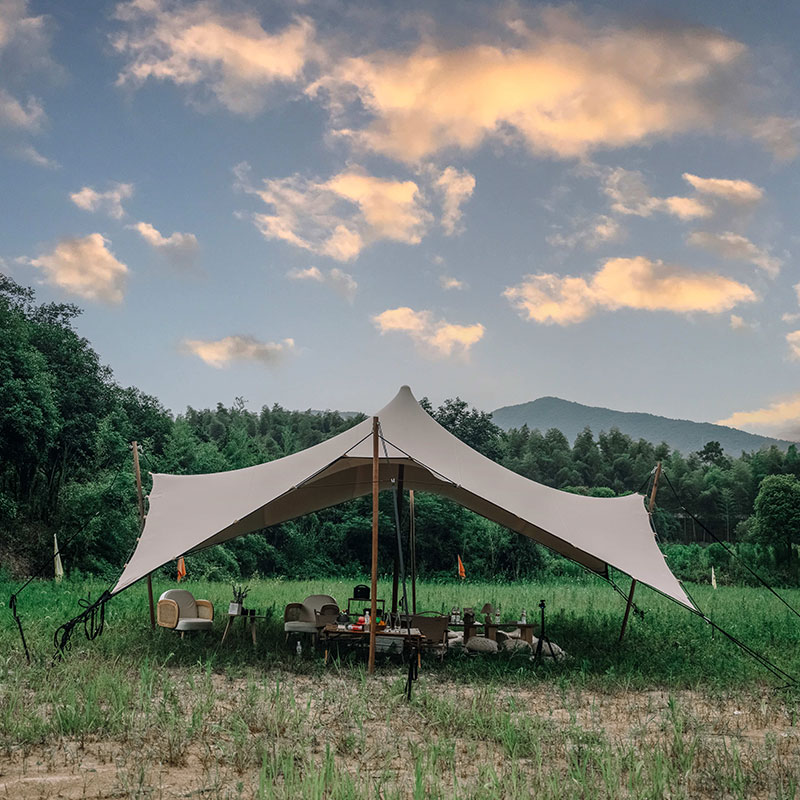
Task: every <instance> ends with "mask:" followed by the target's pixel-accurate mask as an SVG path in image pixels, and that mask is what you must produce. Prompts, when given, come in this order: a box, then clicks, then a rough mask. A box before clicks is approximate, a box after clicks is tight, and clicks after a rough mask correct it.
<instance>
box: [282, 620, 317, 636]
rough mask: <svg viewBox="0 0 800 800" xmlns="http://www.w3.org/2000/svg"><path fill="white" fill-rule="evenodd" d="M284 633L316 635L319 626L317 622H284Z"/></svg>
mask: <svg viewBox="0 0 800 800" xmlns="http://www.w3.org/2000/svg"><path fill="white" fill-rule="evenodd" d="M283 630H284V633H316V632H317V625H316V623H315V622H303V621H302V620H301V621H297V622H284V623H283Z"/></svg>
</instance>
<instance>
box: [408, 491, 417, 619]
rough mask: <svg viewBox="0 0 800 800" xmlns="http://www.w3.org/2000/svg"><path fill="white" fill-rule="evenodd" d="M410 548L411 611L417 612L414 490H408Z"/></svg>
mask: <svg viewBox="0 0 800 800" xmlns="http://www.w3.org/2000/svg"><path fill="white" fill-rule="evenodd" d="M408 514H409V517H410V525H409V529H408V549H409V551H410V553H409V555H410V556H411V613H412V614H416V613H417V530H416V526H415V524H414V490H413V489H409V490H408Z"/></svg>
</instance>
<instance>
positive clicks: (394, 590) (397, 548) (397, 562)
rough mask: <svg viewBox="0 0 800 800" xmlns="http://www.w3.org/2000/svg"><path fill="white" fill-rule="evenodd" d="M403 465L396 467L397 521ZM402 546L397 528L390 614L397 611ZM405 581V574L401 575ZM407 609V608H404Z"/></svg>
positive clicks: (401, 511)
mask: <svg viewBox="0 0 800 800" xmlns="http://www.w3.org/2000/svg"><path fill="white" fill-rule="evenodd" d="M404 473H405V467H404V466H403V465H402V464H400V466H398V468H397V486H396V489H395V491H396V492H397V519H398V523H399V524H402V523H401V522H400V521H401V520H402V519H403V476H404ZM402 546H403V532H402V530H397V532H396V541H395V548H394V575H393V576H392V614H396V613H397V603H398V595H399V594H400V548H401V547H402ZM403 581H405V575H403ZM406 611H408V609H406Z"/></svg>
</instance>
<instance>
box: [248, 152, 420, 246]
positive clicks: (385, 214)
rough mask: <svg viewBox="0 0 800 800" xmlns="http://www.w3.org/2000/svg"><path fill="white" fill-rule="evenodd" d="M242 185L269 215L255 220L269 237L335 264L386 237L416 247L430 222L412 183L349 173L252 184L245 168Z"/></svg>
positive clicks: (294, 176) (271, 180) (259, 216)
mask: <svg viewBox="0 0 800 800" xmlns="http://www.w3.org/2000/svg"><path fill="white" fill-rule="evenodd" d="M237 177H238V185H239V187H240V188H241V189H243V190H244V191H246V192H248V193H250V194H255V195H257V196H258V197H260V198H261V199H262V200H263V201H264V202H265V203H266V204H267V205H268V206H269V207H270V213H266V214H254V215H253V221H254V222H255V224H256V226H257V227H258V228H259V230H260V231H261V233H262V234H263V235H264V236H265V237H266V238H268V239H280V240H282V241H285V242H287V243H289V244H292V245H294V246H295V247H300V248H302V249H304V250H308V251H310V252H312V253H316V254H318V255H325V256H328V257H330V258H333V259H336V260H337V261H350V260H352V259H354V258H356V257H357V256H358V255H359V253H360V252H361V251H362V250H363V249H364V247H366V246H368V245H369V244H371V243H373V242H376V241H380V240H384V239H388V240H392V241H397V242H404V243H406V244H417V243H419V241H420V240H421V239H422V236H423V235H424V233H425V231H426V229H427V227H428V225H429V224H430V222H431V219H432V217H431V214H430V213H429V212H428V211H427V209H426V208H425V207H424V206H423V205H422V196H421V194H420V191H419V187H418V186H417V184H416V183H415V182H414V181H399V180H394V179H388V178H378V177H375V176H373V175H368V174H367V173H365V172H364V171H362V170H358V169H356V168H351V169H348V170H346V171H344V172H341V173H339V174H338V175H334V176H333V177H332V178H329V179H328V180H324V181H315V180H310V179H307V178H303V177H302V176H300V175H292V176H290V177H288V178H269V179H266V180H264V181H263V184H262V188H256V187H254V186H252V185H251V184H250V181H249V178H248V176H247V170H246V165H239V167H237Z"/></svg>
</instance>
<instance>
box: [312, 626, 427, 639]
mask: <svg viewBox="0 0 800 800" xmlns="http://www.w3.org/2000/svg"><path fill="white" fill-rule="evenodd" d="M322 631H323V633H327V634H331V633H333V634H337V633H338V634H341V633H351V634H353V635H355V636H369V631H368V630H367V631H349V630H347V628H346V627H345V626H344V625H334V624H332V623H329V624H328V625H326V626H325V627H324V628H323V629H322ZM375 635H376V636H403V637H406V636H422V633H421V632H420V630H419V628H411V629H410V630H409V629H408V628H402V629H399V630H398V629H397V628H383V629H381V628H378V629H377V630H376V631H375Z"/></svg>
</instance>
